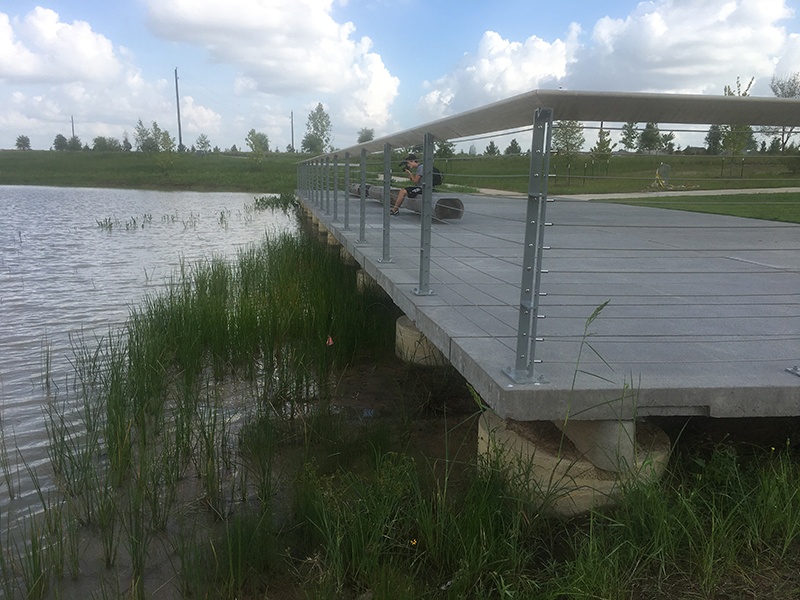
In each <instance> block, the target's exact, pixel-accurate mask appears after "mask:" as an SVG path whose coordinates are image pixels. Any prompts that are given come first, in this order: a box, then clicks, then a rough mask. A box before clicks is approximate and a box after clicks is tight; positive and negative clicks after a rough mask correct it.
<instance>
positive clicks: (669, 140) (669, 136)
mask: <svg viewBox="0 0 800 600" xmlns="http://www.w3.org/2000/svg"><path fill="white" fill-rule="evenodd" d="M661 148H662V149H663V150H664V152H666V153H667V154H673V153H674V152H675V133H674V132H672V131H670V132H669V133H662V134H661Z"/></svg>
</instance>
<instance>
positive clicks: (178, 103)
mask: <svg viewBox="0 0 800 600" xmlns="http://www.w3.org/2000/svg"><path fill="white" fill-rule="evenodd" d="M175 105H176V106H177V107H178V152H183V150H184V148H183V135H182V134H181V97H180V94H178V67H175Z"/></svg>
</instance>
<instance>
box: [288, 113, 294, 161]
mask: <svg viewBox="0 0 800 600" xmlns="http://www.w3.org/2000/svg"><path fill="white" fill-rule="evenodd" d="M289 120H290V122H291V123H292V152H294V111H292V112H291V113H290V114H289Z"/></svg>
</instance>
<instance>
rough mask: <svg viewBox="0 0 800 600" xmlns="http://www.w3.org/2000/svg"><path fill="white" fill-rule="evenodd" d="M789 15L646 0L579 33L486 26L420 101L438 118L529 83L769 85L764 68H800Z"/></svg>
mask: <svg viewBox="0 0 800 600" xmlns="http://www.w3.org/2000/svg"><path fill="white" fill-rule="evenodd" d="M791 16H792V11H791V10H790V9H789V8H788V7H787V4H786V0H653V1H651V2H641V3H639V4H638V5H637V7H636V8H635V10H634V11H633V12H632V13H631V14H630V15H628V16H627V17H625V18H612V17H604V18H602V19H600V20H598V21H597V22H596V23H595V24H594V26H593V28H592V29H591V35H590V38H589V39H588V40H587V41H585V40H583V36H582V31H581V27H580V26H579V25H577V24H574V23H573V24H572V25H571V27H570V30H569V31H568V32H567V35H566V37H565V39H564V41H561V40H560V39H556V40H554V41H552V42H549V41H547V40H543V39H541V38H538V37H536V36H532V37H530V38H528V39H527V40H525V41H523V42H517V41H513V40H507V39H503V38H502V37H501V36H500V35H498V34H497V33H494V32H492V31H487V32H486V33H485V34H484V35H483V38H482V39H481V41H480V43H479V45H478V48H477V51H476V52H475V53H474V54H468V55H466V56H465V57H464V60H463V61H462V64H460V65H459V66H458V67H457V68H456V69H454V70H453V72H452V73H450V74H448V75H446V76H444V77H442V78H440V79H438V80H436V81H433V82H430V83H427V86H428V88H429V91H428V92H427V93H426V94H425V95H424V96H423V97H422V98H421V99H420V102H419V105H420V109H421V111H423V112H424V113H425V114H426V115H427V116H428V117H430V118H437V117H441V116H443V115H446V114H452V113H455V112H460V111H462V110H466V109H469V108H472V107H475V106H479V105H482V104H485V103H488V102H491V101H495V100H500V99H503V98H507V97H509V96H511V95H513V94H517V93H521V92H525V91H529V90H532V89H536V88H538V87H542V88H554V87H564V88H568V89H575V90H580V89H586V90H609V91H661V92H682V93H710V94H721V93H722V90H723V88H724V86H725V85H734V84H735V82H736V78H737V77H741V79H742V80H743V81H744V82H745V83H746V82H747V81H749V80H750V77H756V85H755V86H754V89H753V93H761V94H766V95H771V93H770V91H769V88H768V85H767V84H768V83H769V79H770V78H771V76H772V75H773V73H776V71H777V73H778V74H779V75H780V74H787V73H791V72H794V71H798V70H800V37H798V36H796V35H792V36H788V35H787V32H786V31H785V29H784V27H782V26H781V22H782V21H783V20H785V19H787V18H789V17H791ZM776 64H777V68H776Z"/></svg>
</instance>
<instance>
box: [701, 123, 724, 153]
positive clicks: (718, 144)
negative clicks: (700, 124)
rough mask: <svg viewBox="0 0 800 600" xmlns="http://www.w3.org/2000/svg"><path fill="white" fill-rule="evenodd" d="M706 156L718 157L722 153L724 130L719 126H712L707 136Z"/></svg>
mask: <svg viewBox="0 0 800 600" xmlns="http://www.w3.org/2000/svg"><path fill="white" fill-rule="evenodd" d="M705 141H706V154H713V155H717V154H719V153H720V152H722V129H721V128H720V126H719V125H712V126H711V127H709V128H708V133H707V134H706V140H705Z"/></svg>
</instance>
